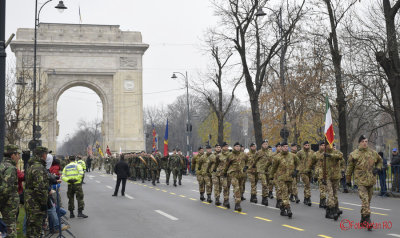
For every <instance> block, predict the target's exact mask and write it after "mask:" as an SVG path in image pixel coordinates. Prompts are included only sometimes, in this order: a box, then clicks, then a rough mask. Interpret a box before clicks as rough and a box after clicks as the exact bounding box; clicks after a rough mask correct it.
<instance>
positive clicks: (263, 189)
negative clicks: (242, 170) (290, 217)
mask: <svg viewBox="0 0 400 238" xmlns="http://www.w3.org/2000/svg"><path fill="white" fill-rule="evenodd" d="M257 175H258V179H259V180H260V181H261V196H262V197H266V196H268V175H266V174H264V173H258V174H257Z"/></svg>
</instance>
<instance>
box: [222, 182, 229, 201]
mask: <svg viewBox="0 0 400 238" xmlns="http://www.w3.org/2000/svg"><path fill="white" fill-rule="evenodd" d="M222 187H223V189H224V201H226V200H229V192H230V190H229V189H231V177H229V176H228V177H222Z"/></svg>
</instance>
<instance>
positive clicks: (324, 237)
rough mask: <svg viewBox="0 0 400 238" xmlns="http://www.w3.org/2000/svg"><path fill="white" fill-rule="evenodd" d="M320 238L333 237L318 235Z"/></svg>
mask: <svg viewBox="0 0 400 238" xmlns="http://www.w3.org/2000/svg"><path fill="white" fill-rule="evenodd" d="M318 236H319V237H323V238H333V237H331V236H326V235H321V234H320V235H318Z"/></svg>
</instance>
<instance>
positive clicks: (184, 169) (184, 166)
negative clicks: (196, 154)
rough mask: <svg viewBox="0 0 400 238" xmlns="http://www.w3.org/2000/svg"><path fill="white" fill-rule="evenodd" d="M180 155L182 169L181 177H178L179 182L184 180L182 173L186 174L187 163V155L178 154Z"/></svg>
mask: <svg viewBox="0 0 400 238" xmlns="http://www.w3.org/2000/svg"><path fill="white" fill-rule="evenodd" d="M178 155H179V157H180V158H181V163H182V171H181V172H180V174H179V178H178V180H179V184H180V183H181V181H182V174H186V168H187V163H186V157H185V156H184V155H182V154H178Z"/></svg>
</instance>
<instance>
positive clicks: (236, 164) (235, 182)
mask: <svg viewBox="0 0 400 238" xmlns="http://www.w3.org/2000/svg"><path fill="white" fill-rule="evenodd" d="M245 156H246V155H245V154H244V153H241V151H240V144H239V143H238V142H236V143H235V144H234V146H233V150H232V153H231V154H230V155H229V156H228V158H227V160H226V163H225V168H224V177H225V178H227V181H228V182H227V184H228V185H229V184H232V186H233V194H234V198H235V211H238V212H241V211H242V208H241V207H240V202H241V200H242V199H241V198H242V194H241V191H240V184H239V176H240V172H241V165H240V164H241V163H242V161H245V163H246V162H247V158H245ZM247 169H248V166H247V165H245V166H244V168H243V170H242V171H243V172H246V171H247ZM229 187H230V186H228V187H227V189H229ZM224 203H225V201H224ZM228 203H229V197H228Z"/></svg>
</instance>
